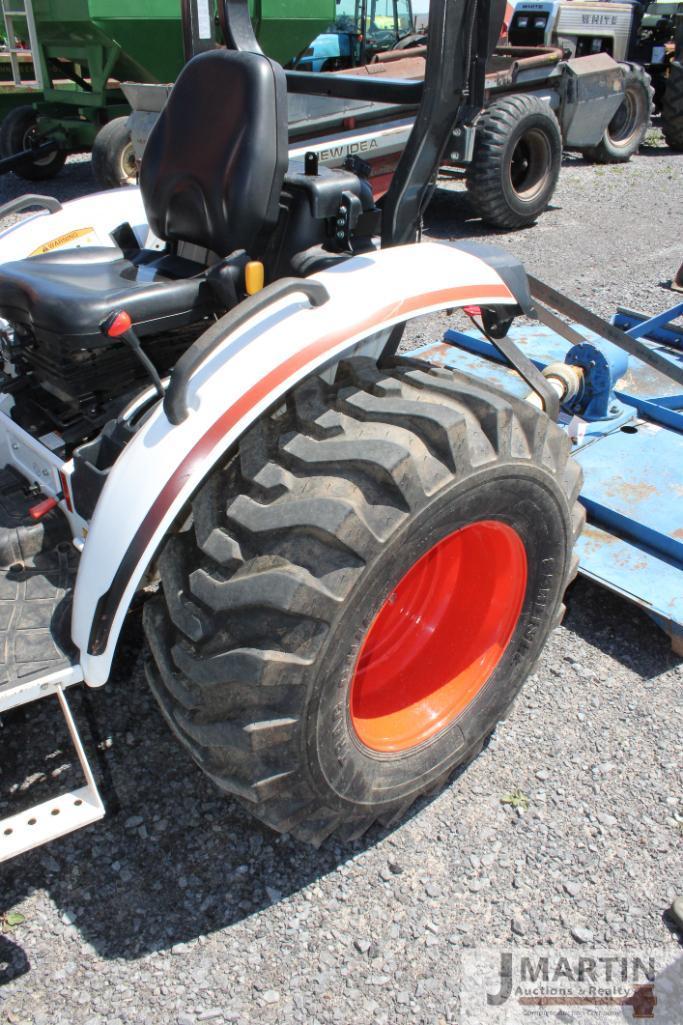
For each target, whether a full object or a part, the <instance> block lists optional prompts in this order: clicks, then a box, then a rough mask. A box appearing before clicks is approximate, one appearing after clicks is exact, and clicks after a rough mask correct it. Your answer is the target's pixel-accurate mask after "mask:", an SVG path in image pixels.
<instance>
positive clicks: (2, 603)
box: [0, 467, 104, 861]
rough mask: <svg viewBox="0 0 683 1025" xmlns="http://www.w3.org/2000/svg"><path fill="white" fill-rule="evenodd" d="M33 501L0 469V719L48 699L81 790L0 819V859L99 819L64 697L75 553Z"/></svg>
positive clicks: (70, 666) (72, 663) (71, 669)
mask: <svg viewBox="0 0 683 1025" xmlns="http://www.w3.org/2000/svg"><path fill="white" fill-rule="evenodd" d="M39 501H40V499H39V497H37V496H35V495H31V494H30V493H29V492H28V489H27V484H26V481H25V480H24V478H23V477H21V476H20V475H19V474H18V473H16V471H14V470H13V469H11V468H9V467H5V468H4V469H2V470H0V714H1V713H3V712H7V711H8V710H9V709H11V708H15V707H16V706H18V705H24V704H27V703H28V702H29V701H34V700H35V699H36V698H42V697H46V696H47V695H48V694H56V696H57V700H58V701H59V704H60V707H61V710H62V713H63V715H64V718H65V720H66V725H67V727H68V730H69V734H70V736H71V740H72V742H73V745H74V748H75V749H76V754H77V756H78V760H79V762H80V765H81V769H82V770H83V774H84V776H85V786H82V787H79V788H78V789H76V790H72V791H69V792H68V793H66V794H61V795H60V796H59V797H53V798H51V799H50V800H48V801H43V802H42V803H41V804H37V805H34V807H32V808H28V809H27V810H26V811H23V812H20V813H18V814H15V815H10V816H9V817H8V818H5V819H2V820H0V861H5V860H6V859H8V858H12V857H14V856H15V855H16V854H21V853H22V852H23V851H27V850H30V849H31V848H33V847H37V846H38V845H39V844H43V843H47V841H49V840H54V839H56V838H57V837H58V836H63V835H64V834H65V833H70V832H71V831H72V830H74V829H80V828H81V826H87V825H89V824H90V823H91V822H96V821H97V819H101V818H102V816H103V815H104V805H103V803H102V800H101V798H100V795H99V794H98V792H97V786H96V783H95V778H94V776H93V774H92V771H91V769H90V766H89V764H88V759H87V757H86V754H85V751H84V749H83V745H82V743H81V739H80V737H79V735H78V730H77V728H76V723H75V722H74V719H73V716H72V714H71V710H70V708H69V706H68V704H67V700H66V695H65V694H64V689H65V688H66V687H69V686H71V684H74V683H79V682H80V681H81V680H82V679H83V674H82V671H81V667H80V666H79V664H78V660H77V658H76V651H75V649H74V648H73V645H72V643H71V639H70V621H71V615H70V612H71V595H72V590H73V584H74V580H75V578H76V570H77V568H78V552H77V551H76V549H75V548H74V546H73V544H72V542H71V535H70V533H69V529H68V525H67V522H66V520H65V519H64V517H63V516H62V514H61V513H60V511H59V509H56V508H53V509H48V511H47V512H46V513H45V514H44V515H40V513H41V512H42V510H40V509H35V508H34V513H38V518H34V516H32V515H31V508H32V507H35V506H36V505H37V504H38V503H39Z"/></svg>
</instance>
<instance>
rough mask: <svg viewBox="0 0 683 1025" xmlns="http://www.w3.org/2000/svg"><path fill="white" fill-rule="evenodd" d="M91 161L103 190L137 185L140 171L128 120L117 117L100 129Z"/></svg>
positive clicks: (96, 178)
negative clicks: (138, 171)
mask: <svg viewBox="0 0 683 1025" xmlns="http://www.w3.org/2000/svg"><path fill="white" fill-rule="evenodd" d="M90 159H91V162H92V172H93V175H94V177H95V181H96V182H97V183H98V185H101V186H102V188H103V189H119V188H121V186H123V185H135V182H136V179H137V168H136V166H135V153H134V151H133V143H132V141H131V138H130V132H129V131H128V118H127V117H116V118H114V120H113V121H108V122H107V124H106V125H103V127H102V128H100V130H99V132H98V133H97V135H96V136H95V141H94V143H93V147H92V153H91V158H90Z"/></svg>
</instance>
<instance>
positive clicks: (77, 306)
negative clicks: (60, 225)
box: [0, 246, 216, 349]
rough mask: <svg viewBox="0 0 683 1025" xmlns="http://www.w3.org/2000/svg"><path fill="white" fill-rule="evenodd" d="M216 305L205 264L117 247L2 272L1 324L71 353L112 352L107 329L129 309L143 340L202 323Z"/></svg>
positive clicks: (9, 266)
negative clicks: (131, 253)
mask: <svg viewBox="0 0 683 1025" xmlns="http://www.w3.org/2000/svg"><path fill="white" fill-rule="evenodd" d="M215 306H216V300H215V297H214V295H213V292H212V289H211V287H210V286H209V285H208V283H207V281H206V275H205V273H204V272H203V268H201V267H200V266H199V265H198V264H195V263H191V262H190V261H189V260H183V259H181V258H179V257H169V256H166V255H161V254H159V253H151V252H144V251H143V252H141V253H140V254H139V256H137V257H135V258H134V259H128V258H126V257H125V256H124V255H123V253H122V252H121V250H120V249H117V248H114V247H113V246H107V247H105V246H102V247H99V246H92V247H87V248H82V249H71V250H63V251H61V252H60V251H57V252H53V253H45V254H42V255H40V256H32V257H31V258H30V259H27V260H18V261H16V262H15V263H6V264H3V266H2V268H0V316H1V317H4V318H5V319H6V320H9V321H11V322H12V323H13V324H14V325H15V326H17V327H19V328H20V329H21V328H28V329H29V330H30V331H31V333H32V334H33V335H35V336H36V338H41V337H44V338H46V339H49V340H52V339H54V338H57V339H59V340H60V343H61V344H62V345H63V346H66V347H68V348H72V349H82V348H94V347H97V346H100V345H107V344H110V342H109V340H108V339H107V338H105V337H104V335H102V333H101V331H100V324H101V323H102V321H103V320H104V319H105V317H106V316H107V315H108V314H109V313H111V312H112V310H116V309H125V310H126V311H127V312H128V313H129V314H130V317H131V319H132V321H133V324H134V325H135V329H136V331H137V333H138V334H139V335H145V334H149V333H150V332H154V333H157V332H159V331H162V330H166V329H168V328H171V327H178V326H180V325H182V324H187V323H191V322H193V321H196V320H200V319H201V317H203V316H205V315H207V314H208V313H210V312H212V311H213V310H214V309H215Z"/></svg>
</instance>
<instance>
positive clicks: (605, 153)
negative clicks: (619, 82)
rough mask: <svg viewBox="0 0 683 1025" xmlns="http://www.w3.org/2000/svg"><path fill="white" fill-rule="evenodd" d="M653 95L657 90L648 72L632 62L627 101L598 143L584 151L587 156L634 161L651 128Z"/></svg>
mask: <svg viewBox="0 0 683 1025" xmlns="http://www.w3.org/2000/svg"><path fill="white" fill-rule="evenodd" d="M622 66H623V65H622ZM653 98H654V89H653V88H652V83H651V81H650V76H649V75H648V73H647V71H645V70H644V68H641V67H638V66H637V65H628V67H627V71H626V78H625V81H624V102H623V103H622V105H621V107H620V108H619V110H618V111H617V112H616V114H615V115H614V117H613V118H612V120H611V121H610V123H609V125H608V126H607V128H606V129H605V132H604V135H603V137H602V139H601V140H600V142H599V143H598V144H597V146H589V147H587V148H586V149H584V150H582V151H581V152H582V153H583V155H584V157H585V159H586V160H591V161H593V162H594V163H596V164H625V163H626V162H627V161H628V160H630V159H631V157H632V156H633V154H634V153H637V152H638V150H639V149H640V146H641V145H642V142H643V139H644V138H645V136H646V134H647V130H648V128H649V127H650V123H651V118H652V104H653Z"/></svg>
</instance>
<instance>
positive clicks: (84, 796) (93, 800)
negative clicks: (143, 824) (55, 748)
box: [0, 686, 105, 862]
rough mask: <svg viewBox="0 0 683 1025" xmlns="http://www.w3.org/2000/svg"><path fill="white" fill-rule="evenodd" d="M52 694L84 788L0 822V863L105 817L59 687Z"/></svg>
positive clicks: (36, 805) (72, 719)
mask: <svg viewBox="0 0 683 1025" xmlns="http://www.w3.org/2000/svg"><path fill="white" fill-rule="evenodd" d="M55 693H56V695H57V699H58V701H59V704H60V706H61V709H62V713H63V715H64V718H65V720H66V725H67V728H68V730H69V735H70V736H71V741H72V743H73V746H74V748H75V750H76V754H77V756H78V761H79V762H80V765H81V769H82V770H83V775H84V776H85V786H83V787H79V788H78V789H77V790H70V791H68V792H67V793H65V794H60V795H59V797H53V798H51V799H50V800H49V801H43V802H41V803H40V804H35V805H33V807H32V808H27V809H26V810H25V811H22V812H19V813H18V814H16V815H10V816H8V817H7V818H4V819H0V862H2V861H7V860H8V859H9V858H14V857H15V856H16V855H17V854H23V853H24V852H25V851H30V850H32V849H33V848H34V847H39V846H40V845H41V844H44V843H48V842H49V841H50V840H56V839H57V837H60V836H64V835H65V834H66V833H72V832H73V831H74V830H75V829H81V828H82V827H83V826H89V825H91V824H92V823H93V822H97V821H98V819H101V818H103V817H104V814H105V807H104V803H103V801H102V798H101V797H100V795H99V792H98V790H97V783H96V782H95V777H94V776H93V773H92V769H91V768H90V765H89V764H88V758H87V755H86V753H85V749H84V747H83V744H82V742H81V738H80V736H79V734H78V729H77V727H76V723H75V721H74V717H73V715H72V714H71V709H70V708H69V705H68V703H67V700H66V695H65V693H64V691H63V690H62V688H61V687H59V686H58V687H56V688H55Z"/></svg>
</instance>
